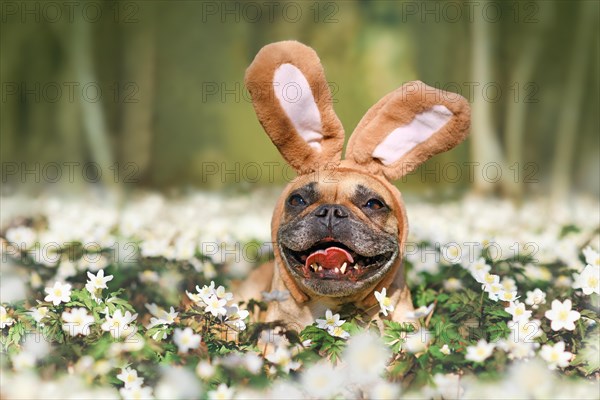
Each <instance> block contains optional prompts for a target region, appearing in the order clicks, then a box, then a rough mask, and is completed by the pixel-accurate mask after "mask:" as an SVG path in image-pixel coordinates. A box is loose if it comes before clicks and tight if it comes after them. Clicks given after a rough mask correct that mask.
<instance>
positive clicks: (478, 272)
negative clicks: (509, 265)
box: [469, 257, 492, 283]
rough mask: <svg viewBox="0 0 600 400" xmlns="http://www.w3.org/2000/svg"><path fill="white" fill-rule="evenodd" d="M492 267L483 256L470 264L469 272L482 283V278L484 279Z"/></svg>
mask: <svg viewBox="0 0 600 400" xmlns="http://www.w3.org/2000/svg"><path fill="white" fill-rule="evenodd" d="M491 269H492V267H491V266H489V265H488V264H487V263H486V262H485V259H484V258H483V257H480V258H479V259H478V260H477V261H475V262H474V263H471V265H469V272H470V273H471V275H472V276H473V278H475V279H476V280H477V281H478V282H480V283H483V282H482V281H481V280H480V279H482V278H483V276H484V275H485V274H486V273H488V272H490V270H491Z"/></svg>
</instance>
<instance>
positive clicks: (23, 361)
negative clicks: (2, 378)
mask: <svg viewBox="0 0 600 400" xmlns="http://www.w3.org/2000/svg"><path fill="white" fill-rule="evenodd" d="M10 360H11V361H12V364H13V368H14V369H15V370H16V371H22V370H25V369H30V368H33V367H35V363H36V361H37V360H36V358H35V354H33V353H30V352H28V351H21V352H20V353H17V354H14V355H12V356H11V357H10ZM3 374H4V372H3Z"/></svg>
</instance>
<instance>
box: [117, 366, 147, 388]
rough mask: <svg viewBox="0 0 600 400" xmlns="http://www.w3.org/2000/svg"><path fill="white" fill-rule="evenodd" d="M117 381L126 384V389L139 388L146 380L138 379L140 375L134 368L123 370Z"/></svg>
mask: <svg viewBox="0 0 600 400" xmlns="http://www.w3.org/2000/svg"><path fill="white" fill-rule="evenodd" d="M117 379H119V380H120V381H122V382H123V383H124V384H125V389H131V388H136V387H137V388H139V387H141V386H142V384H143V383H144V378H142V377H138V373H137V371H136V370H135V369H133V368H129V367H127V368H123V369H121V373H120V374H118V375H117Z"/></svg>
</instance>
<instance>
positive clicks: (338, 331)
mask: <svg viewBox="0 0 600 400" xmlns="http://www.w3.org/2000/svg"><path fill="white" fill-rule="evenodd" d="M327 332H328V333H329V334H330V335H331V336H335V337H339V338H342V339H348V338H349V337H350V333H348V332H346V331H345V330H344V329H343V328H342V327H341V326H334V327H331V326H330V327H329V328H327Z"/></svg>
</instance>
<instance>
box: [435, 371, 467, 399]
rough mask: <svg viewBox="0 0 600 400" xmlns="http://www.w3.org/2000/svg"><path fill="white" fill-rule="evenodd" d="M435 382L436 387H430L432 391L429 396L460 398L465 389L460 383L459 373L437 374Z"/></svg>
mask: <svg viewBox="0 0 600 400" xmlns="http://www.w3.org/2000/svg"><path fill="white" fill-rule="evenodd" d="M433 383H434V384H435V389H434V388H428V390H430V391H431V392H432V393H430V396H428V397H432V398H434V399H439V398H443V399H460V398H462V395H463V393H464V391H465V390H464V388H463V387H462V386H461V385H460V376H459V375H457V374H435V375H434V376H433Z"/></svg>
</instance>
